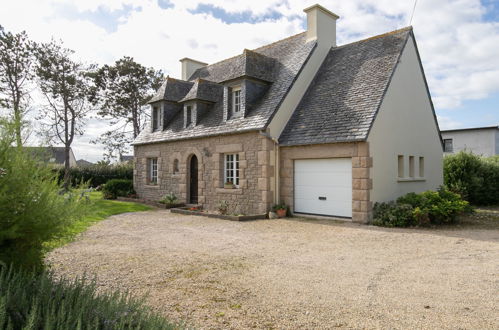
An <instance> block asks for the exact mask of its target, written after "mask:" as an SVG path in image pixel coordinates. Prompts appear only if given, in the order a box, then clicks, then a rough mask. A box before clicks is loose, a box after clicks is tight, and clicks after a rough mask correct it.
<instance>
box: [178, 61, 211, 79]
mask: <svg viewBox="0 0 499 330" xmlns="http://www.w3.org/2000/svg"><path fill="white" fill-rule="evenodd" d="M180 62H181V63H182V80H188V79H189V78H190V77H191V76H192V74H193V73H194V72H195V71H196V70H197V69H200V68H202V67H204V66H207V65H208V64H207V63H204V62H200V61H196V60H193V59H191V58H188V57H184V58H183V59H181V60H180Z"/></svg>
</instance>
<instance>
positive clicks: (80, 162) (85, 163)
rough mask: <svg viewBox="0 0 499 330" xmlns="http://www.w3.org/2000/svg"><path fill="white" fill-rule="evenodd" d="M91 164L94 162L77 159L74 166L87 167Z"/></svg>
mask: <svg viewBox="0 0 499 330" xmlns="http://www.w3.org/2000/svg"><path fill="white" fill-rule="evenodd" d="M92 165H94V163H92V162H89V161H88V160H85V159H79V160H77V161H76V166H78V167H89V166H92Z"/></svg>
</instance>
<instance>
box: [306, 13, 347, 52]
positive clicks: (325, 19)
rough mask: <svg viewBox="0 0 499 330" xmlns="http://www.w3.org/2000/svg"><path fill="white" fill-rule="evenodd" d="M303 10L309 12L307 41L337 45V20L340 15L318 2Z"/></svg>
mask: <svg viewBox="0 0 499 330" xmlns="http://www.w3.org/2000/svg"><path fill="white" fill-rule="evenodd" d="M303 11H304V12H305V13H307V41H312V40H317V43H318V44H319V45H321V44H324V45H329V47H331V46H336V20H337V19H338V18H340V17H339V16H338V15H336V14H335V13H333V12H331V11H329V10H327V9H326V8H324V7H322V6H321V5H318V4H315V5H313V6H310V7H308V8H305V9H303Z"/></svg>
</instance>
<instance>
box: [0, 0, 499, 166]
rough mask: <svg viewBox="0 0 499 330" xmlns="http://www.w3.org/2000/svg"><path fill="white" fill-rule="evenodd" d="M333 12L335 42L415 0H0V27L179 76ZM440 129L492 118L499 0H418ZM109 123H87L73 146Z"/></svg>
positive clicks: (404, 15)
mask: <svg viewBox="0 0 499 330" xmlns="http://www.w3.org/2000/svg"><path fill="white" fill-rule="evenodd" d="M317 2H319V3H320V4H321V5H323V6H324V7H326V8H328V9H330V10H331V11H333V12H334V13H336V14H338V15H339V16H340V17H341V18H340V20H339V21H338V23H337V24H338V31H337V39H338V44H339V45H341V44H345V43H349V42H352V41H356V40H359V39H362V38H365V37H369V36H372V35H376V34H381V33H384V32H388V31H391V30H395V29H398V28H401V27H404V26H407V25H409V22H410V18H411V13H412V10H413V7H414V0H399V1H392V0H323V1H317V0H311V1H303V0H252V1H247V0H203V1H197V0H64V1H63V0H60V1H58V0H2V5H1V10H0V25H2V26H4V28H5V29H6V30H9V31H13V32H19V31H22V30H25V31H27V32H28V34H29V36H30V37H31V38H32V39H34V40H35V41H40V42H43V41H49V40H50V38H52V37H55V38H57V39H62V40H63V41H64V42H65V44H66V46H67V47H69V48H72V49H74V50H75V51H76V54H77V56H78V57H79V58H80V59H82V60H84V61H86V62H92V63H99V64H105V63H108V64H112V63H113V62H114V61H115V60H117V59H119V58H121V57H122V56H124V55H127V56H132V57H134V58H135V60H136V61H138V62H140V63H142V64H143V65H146V66H152V67H154V68H157V69H162V70H163V71H164V72H165V74H168V75H170V76H172V77H180V63H179V61H178V60H179V59H180V58H183V57H191V58H194V59H197V60H200V61H203V62H207V63H213V62H216V61H219V60H222V59H224V58H227V57H231V56H234V55H237V54H240V53H241V52H242V50H243V49H244V48H249V49H252V48H256V47H258V46H261V45H264V44H267V43H270V42H273V41H276V40H279V39H282V38H285V37H287V36H290V35H293V34H296V33H299V32H301V31H303V30H304V29H305V26H306V21H305V14H304V13H303V9H304V8H306V7H308V6H309V5H311V4H314V3H317ZM412 25H413V26H414V33H415V35H416V39H417V42H418V46H419V51H420V54H421V57H422V60H423V65H424V68H425V71H426V76H427V79H428V83H429V87H430V90H431V94H432V97H433V102H434V104H435V108H436V111H437V115H438V118H439V124H440V127H441V129H446V128H458V127H475V126H491V125H498V124H499V1H498V0H482V1H479V0H417V5H416V9H415V13H414V17H413V19H412ZM107 125H108V124H107V123H105V122H103V121H99V120H90V121H89V122H88V125H87V129H86V134H85V136H83V137H80V138H78V140H77V141H76V142H75V143H74V147H73V148H74V151H75V155H76V158H77V159H81V158H84V159H88V160H91V161H96V160H98V159H101V158H102V149H100V147H99V146H95V145H91V144H89V143H88V142H89V140H91V139H93V138H95V137H97V136H98V135H99V134H100V133H102V132H103V131H104V130H105V129H106V126H107Z"/></svg>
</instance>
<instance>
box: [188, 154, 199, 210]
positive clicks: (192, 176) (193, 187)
mask: <svg viewBox="0 0 499 330" xmlns="http://www.w3.org/2000/svg"><path fill="white" fill-rule="evenodd" d="M189 167H190V173H189V181H190V182H189V183H188V184H189V203H191V204H197V203H198V158H197V157H196V155H192V157H191V160H190V166H189Z"/></svg>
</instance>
